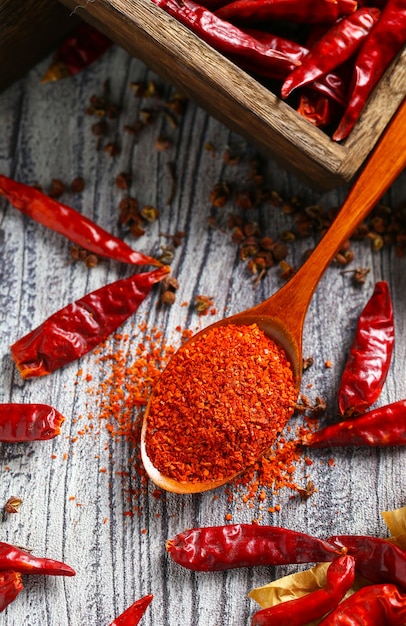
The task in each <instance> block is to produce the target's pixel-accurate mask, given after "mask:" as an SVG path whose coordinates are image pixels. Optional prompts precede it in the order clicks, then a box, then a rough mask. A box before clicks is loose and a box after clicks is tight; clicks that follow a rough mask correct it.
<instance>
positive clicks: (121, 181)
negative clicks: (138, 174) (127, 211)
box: [116, 172, 132, 189]
mask: <svg viewBox="0 0 406 626" xmlns="http://www.w3.org/2000/svg"><path fill="white" fill-rule="evenodd" d="M131 181H132V176H131V174H129V173H128V172H121V173H120V174H117V176H116V187H118V189H128V187H129V186H130V184H131Z"/></svg>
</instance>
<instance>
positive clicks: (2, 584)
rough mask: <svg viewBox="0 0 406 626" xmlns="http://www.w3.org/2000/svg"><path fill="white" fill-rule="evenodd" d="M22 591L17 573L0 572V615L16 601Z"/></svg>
mask: <svg viewBox="0 0 406 626" xmlns="http://www.w3.org/2000/svg"><path fill="white" fill-rule="evenodd" d="M23 589H24V585H23V583H22V580H21V574H20V573H19V572H14V571H13V570H4V571H3V572H0V613H1V611H4V609H5V608H6V606H8V605H9V604H10V603H11V602H13V600H15V599H16V597H17V596H18V594H19V593H20V591H22V590H23Z"/></svg>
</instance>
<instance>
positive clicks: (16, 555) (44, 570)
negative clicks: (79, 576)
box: [0, 541, 76, 576]
mask: <svg viewBox="0 0 406 626" xmlns="http://www.w3.org/2000/svg"><path fill="white" fill-rule="evenodd" d="M3 570H13V571H16V572H20V573H21V574H43V575H47V576H75V574H76V572H75V570H74V569H73V568H72V567H71V566H70V565H67V564H66V563H62V561H55V560H54V559H46V558H38V557H36V556H33V555H32V554H31V553H30V552H27V551H26V550H23V549H22V548H18V547H17V546H13V545H11V544H9V543H4V542H3V541H0V572H1V571H3Z"/></svg>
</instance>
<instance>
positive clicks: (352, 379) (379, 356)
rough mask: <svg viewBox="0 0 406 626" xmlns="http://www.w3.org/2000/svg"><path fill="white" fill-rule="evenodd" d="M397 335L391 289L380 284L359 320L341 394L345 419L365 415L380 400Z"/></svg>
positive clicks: (341, 406)
mask: <svg viewBox="0 0 406 626" xmlns="http://www.w3.org/2000/svg"><path fill="white" fill-rule="evenodd" d="M394 334H395V330H394V321H393V307H392V300H391V296H390V291H389V286H388V283H387V282H386V281H380V282H378V283H376V285H375V288H374V291H373V294H372V296H371V298H370V299H369V300H368V302H367V304H366V306H365V307H364V309H363V311H362V312H361V315H360V316H359V319H358V325H357V330H356V334H355V338H354V341H353V343H352V346H351V349H350V354H349V357H348V360H347V363H346V366H345V369H344V373H343V375H342V378H341V382H340V387H339V390H338V406H339V410H340V413H341V415H345V416H347V415H352V414H356V413H363V412H364V411H365V410H366V409H367V408H368V407H369V406H371V405H372V404H373V403H374V402H375V401H376V400H377V399H378V398H379V396H380V393H381V391H382V387H383V385H384V383H385V380H386V377H387V375H388V371H389V367H390V363H391V358H392V352H393V345H394V338H395V337H394Z"/></svg>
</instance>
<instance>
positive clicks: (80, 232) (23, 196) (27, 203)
mask: <svg viewBox="0 0 406 626" xmlns="http://www.w3.org/2000/svg"><path fill="white" fill-rule="evenodd" d="M0 194H2V195H3V196H5V197H6V198H7V200H8V201H9V202H10V203H11V204H12V205H13V206H14V207H15V208H16V209H18V210H19V211H21V213H24V215H28V217H31V218H32V219H34V220H35V221H36V222H38V223H39V224H42V225H43V226H46V227H47V228H50V229H51V230H53V231H55V232H57V233H59V234H60V235H64V236H65V237H67V238H68V239H70V241H73V243H75V244H77V245H78V246H79V247H80V248H84V249H85V250H89V252H94V254H97V255H99V256H104V257H108V258H110V259H114V260H115V261H120V262H122V263H130V264H132V265H155V266H157V267H161V265H162V263H161V262H160V261H158V260H157V259H154V258H152V257H150V256H147V255H145V254H142V253H141V252H137V251H136V250H133V249H132V248H130V246H128V245H127V244H126V243H125V242H124V241H122V240H121V239H119V238H117V237H114V236H113V235H111V234H110V233H108V232H107V231H106V230H104V229H103V228H101V227H100V226H98V225H97V224H95V223H94V222H92V220H90V219H89V218H87V217H85V216H84V215H81V214H80V213H78V211H75V209H72V208H71V207H69V206H67V205H66V204H62V203H61V202H58V201H57V200H55V199H54V198H50V197H49V196H47V195H45V194H44V193H42V192H41V191H39V190H38V189H35V188H34V187H30V186H29V185H24V184H23V183H18V182H16V181H14V180H12V179H11V178H7V177H6V176H3V175H1V174H0Z"/></svg>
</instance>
